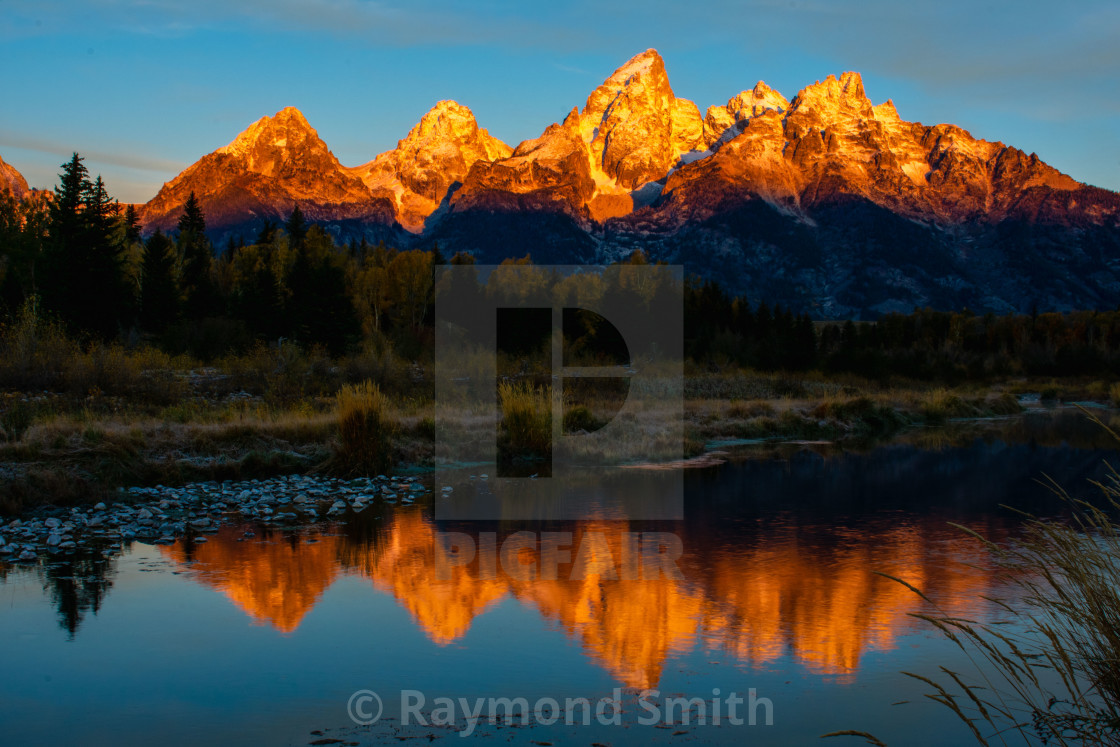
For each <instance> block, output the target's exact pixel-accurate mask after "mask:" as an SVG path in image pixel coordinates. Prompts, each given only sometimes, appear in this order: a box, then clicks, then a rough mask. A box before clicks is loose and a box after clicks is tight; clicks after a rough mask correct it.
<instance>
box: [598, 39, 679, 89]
mask: <svg viewBox="0 0 1120 747" xmlns="http://www.w3.org/2000/svg"><path fill="white" fill-rule="evenodd" d="M634 76H649V77H653V78H664V79H665V80H666V82H668V78H667V76H666V75H665V60H663V59H662V58H661V55H660V54H659V53H658V51H657V50H656V49H653V48H650V49H647V50H646V51H644V52H640V53H638V54H636V55H634V56H633V57H631V58H630V59H629V60H627V61H626V62H625V63H623V64H622V65H621V66H620V67H619V68H618V69H617V70H615V71H614V72H613V73H611V76H610V77H609V78H607V79H606V81H604V83H603V85H605V86H613V87H618V86H623V85H626V84H627V83H629V82H630V79H631V78H633V77H634Z"/></svg>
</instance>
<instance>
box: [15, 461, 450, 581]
mask: <svg viewBox="0 0 1120 747" xmlns="http://www.w3.org/2000/svg"><path fill="white" fill-rule="evenodd" d="M430 491H431V489H430V488H429V487H427V486H425V485H424V483H423V482H422V481H421V480H420V479H419V478H417V477H412V476H409V477H405V476H393V477H387V476H385V475H379V476H378V477H376V478H360V479H350V480H339V479H336V478H330V477H322V476H319V475H289V476H284V477H275V478H269V479H265V480H242V481H236V482H235V481H230V480H226V481H224V482H217V481H210V482H201V483H191V484H187V485H181V486H178V487H173V488H171V487H165V486H162V485H159V486H156V487H134V488H126V489H122V490H121V491H120V498H119V499H118V500H116V501H113V502H108V501H103V502H99V503H97V504H95V505H93V506H91V507H78V508H69V509H65V510H64V509H61V508H57V507H52V506H47V507H43V508H39V509H36V510H34V511H31V512H29V513H28V514H26V515H24V516H21V517H18V518H15V519H13V520H12V521H10V522H9V523H7V524H3V523H0V532H2V534H0V557H4V558H7V559H8V560H9V561H16V562H25V563H31V562H35V561H36V560H38V558H39V555H40V554H41V553H45V552H48V551H49V552H51V553H59V552H76V551H83V550H87V549H88V550H89V551H90V552H94V553H98V554H99V555H101V556H104V557H111V556H114V555H115V554H117V553H119V552H120V550H121V549H122V547H123V546H124V544H122V543H128V542H131V541H134V540H142V541H145V542H151V543H154V544H158V545H170V544H174V543H175V542H176V541H178V539H180V538H183V537H184V536H185V535H186V534H187V531H188V529H190V530H192V533H193V532H200V533H205V534H213V533H214V532H217V531H218V529H219V528H220V527H221V526H223V525H235V526H236V525H238V524H243V523H244V522H245V521H246V520H249V521H258V522H261V523H267V524H270V525H273V526H276V525H283V526H288V525H298V524H300V523H307V524H310V523H314V522H318V521H321V520H322V518H321V517H323V516H326V517H331V518H332V519H335V520H339V519H342V520H345V517H346V516H348V515H349V512H350V511H351V510H353V511H354V512H361V511H364V510H366V509H368V508H370V507H372V506H375V505H376V504H377V503H378V502H381V503H383V504H389V503H396V502H397V501H400V502H401V503H404V504H411V503H413V502H414V501H415V500H416V499H419V498H421V497H422V496H423V495H425V494H426V493H429V494H430ZM446 492H450V491H445V493H446ZM254 536H256V535H255V533H254V532H253V531H251V530H249V531H245V532H244V533H243V534H242V535H241V539H251V538H253V537H254ZM192 541H194V542H197V543H204V542H206V537H202V536H195V537H192Z"/></svg>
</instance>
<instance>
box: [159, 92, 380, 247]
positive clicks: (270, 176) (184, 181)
mask: <svg viewBox="0 0 1120 747" xmlns="http://www.w3.org/2000/svg"><path fill="white" fill-rule="evenodd" d="M191 192H194V194H195V196H196V197H197V198H198V200H199V203H200V204H201V206H202V210H203V213H204V214H205V215H206V221H207V225H208V226H209V227H213V228H221V227H225V226H236V225H243V224H246V223H253V222H262V221H263V220H265V219H271V220H274V221H283V220H284V219H285V218H287V216H288V215H289V214H290V213H291V211H292V208H293V207H295V206H296V205H299V207H300V210H302V211H303V213H304V215H305V216H306V217H307V218H308V219H309V220H313V221H320V222H324V221H325V222H334V221H368V222H372V223H386V222H389V221H391V220H392V219H393V209H392V205H391V204H390V203H389V201H388V200H386V199H385V198H384V197H374V196H373V195H371V194H370V191H369V189H368V188H367V187H366V185H365V184H364V183H363V182H362V180H361V179H360V178H359V177H358V176H356V175H355V174H353V173H351V172H350V171H349V170H347V169H346V168H344V167H343V166H342V165H341V164H340V163H339V162H338V159H337V158H335V157H334V154H333V153H331V151H330V149H328V148H327V145H326V143H324V142H323V141H322V140H321V139H320V138H319V134H318V133H317V132H315V130H314V129H312V127H311V125H309V124H308V123H307V120H306V119H304V117H303V114H301V113H300V112H299V110H298V109H296V108H294V107H288V108H286V109H282V110H281V111H279V112H277V113H276V114H275V115H274V116H271V117H262V118H261V119H259V120H257V121H256V122H254V123H253V124H252V125H251V126H250V127H249V129H247V130H245V131H244V132H242V133H241V134H240V135H238V136H237V138H236V139H234V141H233V142H232V143H230V144H229V145H227V146H225V147H224V148H220V149H218V150H216V151H214V152H213V153H211V154H210V155H208V156H204V157H203V158H202V160H200V161H198V162H197V163H195V164H194V165H193V166H191V167H189V168H188V169H187V170H186V171H184V172H183V173H181V174H179V176H177V177H175V178H174V179H172V180H171V181H170V182H168V183H167V184H165V185H163V188H162V189H161V190H160V191H159V194H157V195H156V196H155V197H154V198H153V199H152V200H151V202H149V203H148V204H147V205H145V206H144V209H143V223H144V226H145V228H147V229H149V230H150V229H154V228H157V227H158V228H161V229H163V230H165V231H166V230H170V229H173V228H174V227H175V225H176V223H177V222H178V219H179V216H180V215H181V214H182V212H183V205H184V204H185V203H186V201H187V197H188V196H189V195H190V193H191ZM249 238H251V237H249Z"/></svg>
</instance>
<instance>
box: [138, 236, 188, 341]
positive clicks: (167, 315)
mask: <svg viewBox="0 0 1120 747" xmlns="http://www.w3.org/2000/svg"><path fill="white" fill-rule="evenodd" d="M178 313H179V289H178V288H177V287H176V284H175V244H174V243H173V242H172V241H171V239H170V238H169V237H167V236H165V235H164V234H163V233H162V232H161V231H160V230H159V229H158V228H157V229H156V232H155V233H154V234H152V236H151V237H150V238H149V239H148V242H147V243H146V244H145V245H144V255H143V264H142V266H141V275H140V326H141V328H142V329H144V330H146V331H148V332H156V333H158V332H162V331H163V330H164V329H166V328H167V327H168V325H170V324H171V323H173V322H174V321H175V318H176V317H177V316H178Z"/></svg>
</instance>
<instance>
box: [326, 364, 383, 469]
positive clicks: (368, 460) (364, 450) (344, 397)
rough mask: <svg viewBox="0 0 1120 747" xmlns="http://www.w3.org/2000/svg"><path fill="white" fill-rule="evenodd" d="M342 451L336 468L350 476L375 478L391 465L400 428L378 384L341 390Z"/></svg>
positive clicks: (340, 437)
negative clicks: (350, 473) (358, 475)
mask: <svg viewBox="0 0 1120 747" xmlns="http://www.w3.org/2000/svg"><path fill="white" fill-rule="evenodd" d="M336 399H337V404H338V430H339V449H338V453H337V454H336V465H337V466H338V467H340V468H341V469H342V470H344V471H347V472H352V473H354V472H356V473H366V474H376V473H379V472H387V471H388V470H389V468H390V466H391V465H392V453H393V441H394V438H395V436H396V434H397V431H398V424H397V422H396V419H395V417H394V416H393V413H392V410H391V407H390V404H389V399H388V397H386V396H385V395H384V394H382V393H381V390H380V389H379V388H378V387H377V385H376V384H374V383H372V382H369V381H365V382H362V383H361V384H356V385H347V386H344V387H342V389H341V390H339V392H338V395H337V398H336Z"/></svg>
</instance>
